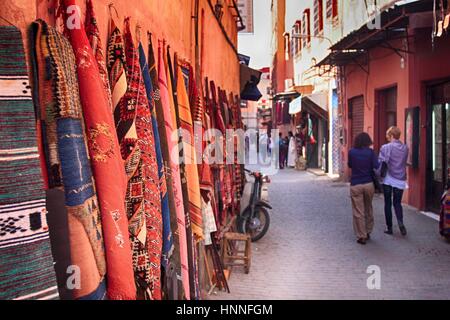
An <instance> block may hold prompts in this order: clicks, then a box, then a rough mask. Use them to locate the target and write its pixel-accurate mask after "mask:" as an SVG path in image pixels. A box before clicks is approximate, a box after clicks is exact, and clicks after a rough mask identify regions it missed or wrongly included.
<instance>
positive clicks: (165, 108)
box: [157, 43, 190, 300]
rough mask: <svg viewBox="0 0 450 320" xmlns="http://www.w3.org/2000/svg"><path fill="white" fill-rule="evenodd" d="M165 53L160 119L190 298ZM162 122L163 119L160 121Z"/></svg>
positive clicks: (160, 74)
mask: <svg viewBox="0 0 450 320" xmlns="http://www.w3.org/2000/svg"><path fill="white" fill-rule="evenodd" d="M164 58H165V54H164V53H163V48H162V46H161V43H160V44H159V46H158V67H159V68H158V83H159V90H160V101H161V109H159V110H157V115H158V119H161V118H162V119H163V120H164V127H162V128H163V129H164V130H165V133H166V140H165V141H164V142H163V143H165V144H166V148H167V150H168V151H169V152H170V153H169V154H170V155H171V157H170V158H169V159H168V161H169V166H170V177H171V179H172V187H173V194H174V199H175V205H176V217H177V222H178V228H177V231H178V232H177V233H178V235H179V242H180V259H181V275H182V282H183V288H184V294H185V297H186V299H187V300H190V283H189V262H188V248H187V238H186V237H187V234H186V230H187V229H186V222H185V208H184V199H183V189H182V186H181V176H180V167H179V154H178V145H177V144H176V142H175V141H173V140H172V134H173V132H174V131H175V130H176V122H175V119H173V115H172V110H171V105H173V98H172V96H171V92H169V86H170V88H171V85H170V83H169V79H168V75H167V65H166V63H165V59H164ZM159 121H160V120H159ZM160 123H161V121H160Z"/></svg>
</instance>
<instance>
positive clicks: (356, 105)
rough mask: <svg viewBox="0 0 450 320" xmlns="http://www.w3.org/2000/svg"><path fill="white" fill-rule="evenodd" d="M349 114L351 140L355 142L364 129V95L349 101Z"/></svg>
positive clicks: (351, 144) (350, 143)
mask: <svg viewBox="0 0 450 320" xmlns="http://www.w3.org/2000/svg"><path fill="white" fill-rule="evenodd" d="M348 108H349V112H348V116H349V119H350V141H349V145H350V146H353V142H354V141H355V138H356V136H357V135H358V134H360V133H361V132H363V131H364V96H359V97H355V98H352V99H350V100H349V101H348Z"/></svg>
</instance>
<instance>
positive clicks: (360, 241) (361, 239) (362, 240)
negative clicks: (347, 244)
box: [356, 238, 366, 245]
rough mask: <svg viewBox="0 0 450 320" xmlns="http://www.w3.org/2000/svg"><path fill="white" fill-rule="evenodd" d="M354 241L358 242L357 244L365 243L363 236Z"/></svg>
mask: <svg viewBox="0 0 450 320" xmlns="http://www.w3.org/2000/svg"><path fill="white" fill-rule="evenodd" d="M356 242H358V243H359V244H363V245H364V244H366V239H364V238H359V239H358V240H356Z"/></svg>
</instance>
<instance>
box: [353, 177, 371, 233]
mask: <svg viewBox="0 0 450 320" xmlns="http://www.w3.org/2000/svg"><path fill="white" fill-rule="evenodd" d="M374 193H375V187H374V186H373V183H366V184H359V185H356V186H351V187H350V197H351V199H352V208H353V229H354V230H355V234H356V237H357V238H358V239H359V238H367V234H368V233H371V232H372V230H373V224H374V220H373V207H372V200H373V195H374Z"/></svg>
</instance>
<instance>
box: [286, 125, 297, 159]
mask: <svg viewBox="0 0 450 320" xmlns="http://www.w3.org/2000/svg"><path fill="white" fill-rule="evenodd" d="M288 135H289V151H288V159H287V160H288V167H291V168H294V167H295V164H296V162H297V142H296V141H295V137H294V134H293V133H292V131H289V133H288Z"/></svg>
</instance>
